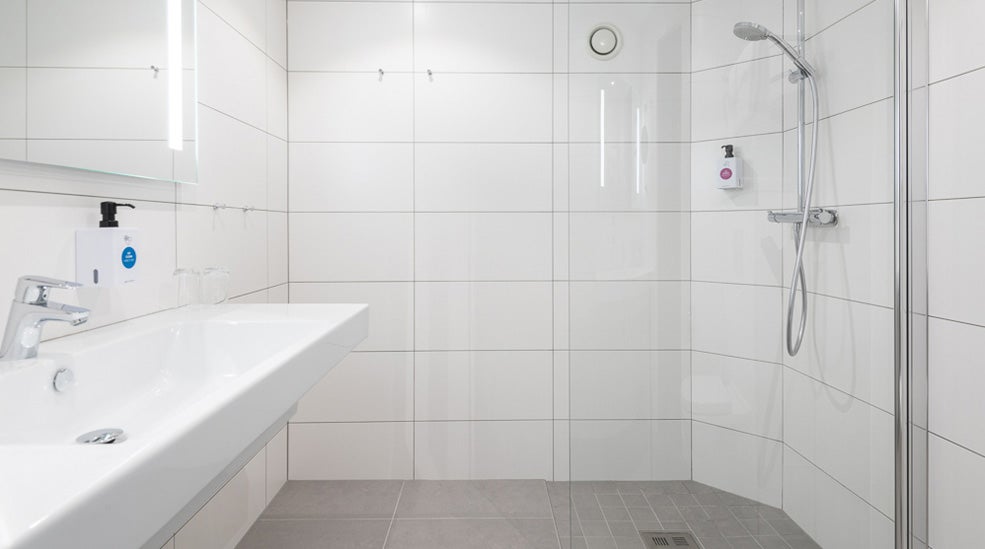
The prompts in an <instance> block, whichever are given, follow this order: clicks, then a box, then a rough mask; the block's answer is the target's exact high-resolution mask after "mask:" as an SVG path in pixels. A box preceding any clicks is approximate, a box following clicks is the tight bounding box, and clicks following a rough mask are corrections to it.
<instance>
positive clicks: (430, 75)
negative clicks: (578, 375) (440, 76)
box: [428, 69, 434, 82]
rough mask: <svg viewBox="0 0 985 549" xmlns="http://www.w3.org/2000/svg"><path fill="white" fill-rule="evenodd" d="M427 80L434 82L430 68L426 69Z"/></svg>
mask: <svg viewBox="0 0 985 549" xmlns="http://www.w3.org/2000/svg"><path fill="white" fill-rule="evenodd" d="M428 80H430V81H431V82H434V72H433V71H431V69H428Z"/></svg>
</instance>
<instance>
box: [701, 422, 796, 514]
mask: <svg viewBox="0 0 985 549" xmlns="http://www.w3.org/2000/svg"><path fill="white" fill-rule="evenodd" d="M692 429H693V433H692V436H693V437H694V440H693V449H692V452H693V456H694V457H693V467H694V480H696V481H698V482H703V483H705V484H710V485H711V486H714V487H716V488H718V489H720V490H726V491H729V492H732V493H733V494H738V495H740V496H743V497H747V498H750V499H754V500H756V501H759V502H762V503H765V504H767V505H772V506H774V507H778V506H779V505H780V502H781V494H782V489H783V445H782V443H780V442H777V441H774V440H769V439H765V438H762V437H758V436H753V435H747V434H745V433H739V432H736V431H732V430H731V429H723V428H721V427H716V426H714V425H708V424H706V423H700V422H697V421H696V422H694V426H693V427H692Z"/></svg>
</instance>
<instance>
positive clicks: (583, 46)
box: [564, 3, 691, 73]
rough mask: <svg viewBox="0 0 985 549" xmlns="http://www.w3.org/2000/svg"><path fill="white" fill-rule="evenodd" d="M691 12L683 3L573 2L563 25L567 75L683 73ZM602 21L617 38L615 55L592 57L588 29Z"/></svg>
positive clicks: (593, 27)
mask: <svg viewBox="0 0 985 549" xmlns="http://www.w3.org/2000/svg"><path fill="white" fill-rule="evenodd" d="M690 12H691V10H690V8H689V6H686V5H679V4H678V5H660V4H659V3H657V4H654V3H646V4H614V3H613V4H607V3H592V4H576V5H572V6H571V7H570V19H569V21H565V22H564V25H565V26H566V27H567V30H568V32H569V42H568V45H567V47H568V52H569V56H570V60H571V61H570V67H569V70H570V71H571V72H608V73H619V72H624V73H634V72H687V70H688V67H689V65H690V60H691V59H690V57H691V56H690V47H691V32H690V29H691V23H690V15H691V13H690ZM602 23H605V24H607V25H611V26H613V27H615V28H616V29H617V30H618V31H619V34H620V35H621V36H620V40H621V45H619V46H618V48H619V49H618V52H617V53H616V54H615V56H610V57H607V58H605V59H599V58H597V57H596V56H595V55H594V54H593V52H592V50H591V46H590V45H589V38H590V37H591V34H592V31H593V30H595V29H596V28H597V27H598V26H599V25H600V24H602Z"/></svg>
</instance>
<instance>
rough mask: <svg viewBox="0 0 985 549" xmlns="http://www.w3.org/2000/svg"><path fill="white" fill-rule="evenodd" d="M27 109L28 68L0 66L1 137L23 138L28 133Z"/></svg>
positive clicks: (5, 156) (6, 156) (4, 156)
mask: <svg viewBox="0 0 985 549" xmlns="http://www.w3.org/2000/svg"><path fill="white" fill-rule="evenodd" d="M26 110H27V70H26V69H18V68H0V138H6V139H13V138H19V139H23V138H24V137H25V136H26V135H27V116H26V115H25V111H26ZM2 157H3V158H11V156H8V155H2Z"/></svg>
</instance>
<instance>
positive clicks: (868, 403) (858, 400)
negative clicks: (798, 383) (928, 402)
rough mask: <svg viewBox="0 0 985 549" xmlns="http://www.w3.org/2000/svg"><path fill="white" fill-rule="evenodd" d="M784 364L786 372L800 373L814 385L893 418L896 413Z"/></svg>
mask: <svg viewBox="0 0 985 549" xmlns="http://www.w3.org/2000/svg"><path fill="white" fill-rule="evenodd" d="M782 366H783V368H784V373H786V372H787V371H790V372H793V373H796V374H799V375H800V376H802V377H804V378H807V380H808V381H809V382H811V383H813V384H814V385H820V386H822V387H826V388H828V389H831V390H833V391H837V392H839V393H841V394H842V395H844V396H846V397H848V398H850V399H852V400H853V401H856V402H860V403H862V404H864V405H866V406H868V407H869V408H871V409H872V410H877V411H879V412H882V413H884V414H886V415H887V416H890V418H892V417H893V416H894V413H893V412H892V411H890V410H886V409H885V408H881V407H879V406H876V405H875V404H873V403H871V402H869V401H868V400H865V399H864V398H862V397H860V396H857V395H855V394H852V393H850V392H848V391H846V390H844V389H842V388H840V387H837V386H835V385H832V384H830V383H828V382H826V381H824V380H822V379H819V378H817V377H814V376H813V375H811V374H809V373H807V372H805V371H803V370H800V369H798V368H796V367H794V366H791V365H789V364H783V365H782Z"/></svg>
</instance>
